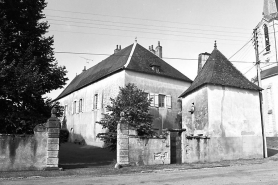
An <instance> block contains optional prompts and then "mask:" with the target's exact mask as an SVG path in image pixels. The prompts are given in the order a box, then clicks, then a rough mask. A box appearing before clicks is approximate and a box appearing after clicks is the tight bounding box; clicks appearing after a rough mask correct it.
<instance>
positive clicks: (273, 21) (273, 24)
mask: <svg viewBox="0 0 278 185" xmlns="http://www.w3.org/2000/svg"><path fill="white" fill-rule="evenodd" d="M272 23H273V31H274V32H273V33H274V41H275V56H276V62H278V60H277V44H276V34H275V26H274V21H273V22H272Z"/></svg>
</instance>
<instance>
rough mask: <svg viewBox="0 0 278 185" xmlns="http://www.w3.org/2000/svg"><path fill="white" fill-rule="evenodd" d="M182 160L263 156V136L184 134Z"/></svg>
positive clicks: (190, 161) (219, 159)
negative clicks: (191, 135) (209, 136)
mask: <svg viewBox="0 0 278 185" xmlns="http://www.w3.org/2000/svg"><path fill="white" fill-rule="evenodd" d="M182 151H183V152H182V162H183V163H193V162H215V161H222V160H237V159H253V158H263V143H262V138H261V137H259V136H258V137H256V136H245V137H211V138H207V137H202V136H200V137H199V136H194V137H188V136H186V133H183V134H182Z"/></svg>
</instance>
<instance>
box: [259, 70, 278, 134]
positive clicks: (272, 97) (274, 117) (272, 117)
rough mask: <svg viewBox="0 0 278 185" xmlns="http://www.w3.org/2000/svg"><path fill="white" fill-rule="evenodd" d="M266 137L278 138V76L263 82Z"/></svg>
mask: <svg viewBox="0 0 278 185" xmlns="http://www.w3.org/2000/svg"><path fill="white" fill-rule="evenodd" d="M262 87H263V89H264V90H263V112H264V124H265V133H266V137H274V136H276V137H277V136H278V110H277V108H278V96H277V95H278V76H273V77H270V78H266V79H263V80H262ZM268 93H270V94H269V95H267V94H268ZM270 104H271V105H270ZM271 107H272V108H271Z"/></svg>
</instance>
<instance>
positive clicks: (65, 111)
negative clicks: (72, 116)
mask: <svg viewBox="0 0 278 185" xmlns="http://www.w3.org/2000/svg"><path fill="white" fill-rule="evenodd" d="M67 112H68V105H65V106H64V116H66V114H67Z"/></svg>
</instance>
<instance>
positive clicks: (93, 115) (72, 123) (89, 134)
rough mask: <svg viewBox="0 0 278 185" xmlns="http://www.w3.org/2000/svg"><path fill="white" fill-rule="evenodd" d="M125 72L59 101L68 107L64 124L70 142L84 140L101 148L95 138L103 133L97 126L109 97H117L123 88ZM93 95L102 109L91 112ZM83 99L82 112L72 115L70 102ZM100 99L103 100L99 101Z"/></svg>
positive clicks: (99, 126) (101, 143)
mask: <svg viewBox="0 0 278 185" xmlns="http://www.w3.org/2000/svg"><path fill="white" fill-rule="evenodd" d="M124 81H125V71H121V72H118V73H116V74H113V75H111V76H108V77H106V78H105V79H103V80H100V81H98V82H95V83H93V84H91V85H89V86H87V87H85V88H83V89H80V90H78V91H75V92H73V93H71V94H70V95H68V96H66V97H64V98H62V99H60V100H59V102H60V103H61V105H63V106H64V105H68V111H67V112H66V124H67V128H68V130H69V131H70V134H71V135H70V139H71V141H74V140H75V139H77V140H79V141H80V140H82V139H84V140H85V142H86V144H89V145H95V146H103V142H102V141H100V140H99V139H97V138H96V135H97V134H98V133H101V132H104V130H103V129H102V126H101V125H100V124H97V123H96V121H100V120H101V118H102V113H104V112H105V109H104V108H105V107H106V106H107V105H108V104H109V103H110V97H112V98H114V97H116V96H117V95H118V92H119V87H120V86H121V87H123V86H124V84H125V83H124ZM95 94H99V95H98V98H99V102H98V103H101V102H103V105H102V106H101V107H102V108H100V109H97V110H93V104H92V102H93V101H92V99H93V96H94V95H95ZM81 98H83V99H84V103H85V104H84V111H83V112H82V113H78V114H72V102H73V101H75V100H77V101H78V100H79V99H81ZM101 99H103V100H102V101H101Z"/></svg>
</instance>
